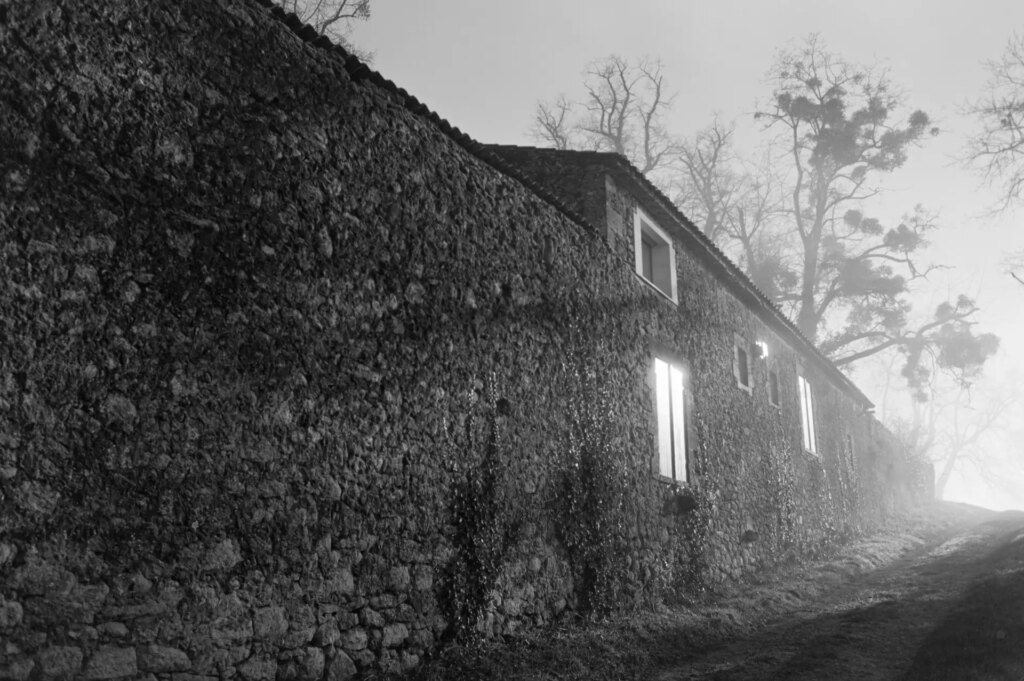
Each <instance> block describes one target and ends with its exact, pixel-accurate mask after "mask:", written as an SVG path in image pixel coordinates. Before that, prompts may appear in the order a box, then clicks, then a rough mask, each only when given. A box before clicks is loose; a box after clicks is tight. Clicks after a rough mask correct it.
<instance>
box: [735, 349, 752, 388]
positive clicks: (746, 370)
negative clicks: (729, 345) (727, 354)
mask: <svg viewBox="0 0 1024 681" xmlns="http://www.w3.org/2000/svg"><path fill="white" fill-rule="evenodd" d="M732 373H733V376H735V377H736V385H737V386H739V387H740V388H742V389H743V390H746V391H747V392H748V393H749V392H751V390H750V351H749V348H748V346H747V342H746V340H744V339H743V337H742V336H739V335H737V336H736V340H735V343H734V344H733V349H732Z"/></svg>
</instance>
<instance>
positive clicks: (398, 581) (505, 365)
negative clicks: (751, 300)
mask: <svg viewBox="0 0 1024 681" xmlns="http://www.w3.org/2000/svg"><path fill="white" fill-rule="evenodd" d="M305 37H307V38H308V34H305ZM350 64H351V62H350ZM0 91H2V92H4V93H8V94H7V95H5V97H3V98H2V99H0V237H2V238H0V274H2V276H0V281H2V284H0V324H2V327H0V329H2V337H3V342H2V343H0V641H2V644H0V645H2V648H0V678H10V679H16V680H17V681H25V680H27V679H65V678H67V679H70V678H81V679H87V680H98V679H108V678H119V677H124V676H144V677H146V678H150V679H152V678H154V677H155V678H159V679H161V680H163V679H170V680H171V681H197V680H198V679H202V678H213V677H219V678H224V679H227V678H236V677H241V678H245V679H249V680H252V681H262V680H264V679H272V678H277V679H285V680H292V679H295V680H306V679H320V678H328V679H345V678H349V677H351V676H352V675H354V674H355V673H356V672H357V671H358V670H396V669H402V668H409V667H413V666H415V665H416V664H418V662H419V660H420V658H421V657H422V655H424V654H425V653H427V652H429V651H431V650H433V649H435V648H436V646H437V645H438V643H439V642H440V641H442V640H443V639H444V638H445V637H447V636H450V635H453V633H455V632H459V631H464V630H466V628H467V627H468V628H469V629H472V628H474V627H475V628H476V629H478V630H480V631H481V632H483V633H485V634H495V633H499V632H508V631H512V630H515V629H516V628H518V627H523V626H541V625H544V624H545V623H547V622H549V621H551V620H552V619H553V618H556V617H558V616H560V615H561V614H562V613H563V612H564V611H566V610H573V609H579V608H582V607H584V606H586V605H587V602H585V599H584V598H583V596H582V595H581V594H584V586H585V584H584V583H585V582H588V583H589V582H593V581H594V579H597V580H598V582H599V583H600V584H603V585H604V587H602V588H604V591H602V593H604V594H605V595H607V599H606V600H605V601H602V602H606V603H608V604H610V606H609V607H616V608H631V607H642V606H644V605H649V604H651V603H654V602H657V601H660V600H662V599H664V598H668V597H671V596H672V595H673V594H678V593H681V592H682V593H686V592H687V591H688V590H692V589H698V588H701V585H703V584H708V583H713V582H714V581H716V580H720V579H725V578H731V577H734V576H738V575H739V574H741V573H742V572H743V571H744V570H748V569H754V568H756V567H758V566H760V565H763V564H766V563H769V562H773V561H775V560H778V559H781V558H783V557H785V556H787V555H790V554H792V555H797V554H803V553H806V552H807V551H811V550H815V549H816V548H818V547H820V546H823V545H824V544H826V543H828V542H829V541H835V540H837V539H839V538H841V533H839V532H837V531H835V527H834V526H837V525H839V524H841V523H842V522H844V521H845V519H847V518H849V517H854V518H860V517H862V516H863V517H867V516H866V515H864V514H863V513H862V511H863V503H862V501H861V500H863V498H864V496H863V494H861V496H859V497H858V496H855V495H850V494H846V493H845V492H843V488H841V487H840V486H838V485H839V483H837V482H836V480H838V479H840V478H838V477H837V476H840V474H839V473H838V472H837V471H838V469H839V467H840V452H839V449H837V448H835V446H834V442H838V441H841V437H842V434H841V433H840V431H839V430H837V431H836V432H835V433H834V434H833V433H832V432H831V431H829V430H828V429H823V434H822V436H823V438H825V439H824V440H823V443H824V442H826V441H827V442H828V443H829V444H828V445H827V446H826V445H824V444H823V447H822V452H823V456H822V457H821V458H820V459H819V458H816V457H812V458H808V457H807V456H805V455H803V454H802V453H801V452H800V448H799V447H798V446H796V445H797V444H798V443H799V425H798V423H797V422H796V421H794V419H793V416H792V410H793V409H794V405H795V404H796V403H795V400H796V396H795V388H794V387H793V386H792V385H789V384H788V383H786V384H785V385H784V387H783V393H782V407H781V409H779V410H775V409H769V408H767V407H766V406H765V405H764V404H763V402H764V400H763V399H762V397H763V395H761V394H760V392H761V391H762V390H763V388H762V387H757V388H755V391H754V394H753V395H747V394H746V393H742V392H741V391H737V390H736V389H735V386H734V384H733V383H732V382H731V381H730V380H729V379H730V378H731V374H730V369H729V362H730V358H731V354H730V353H731V350H730V348H731V339H732V337H733V333H734V332H736V331H737V330H740V331H744V332H746V333H749V334H750V336H751V338H753V337H754V336H756V335H758V334H761V333H765V332H766V331H765V329H764V328H763V326H762V325H761V322H759V321H758V319H757V318H755V316H754V315H752V314H751V313H750V312H749V311H748V310H747V309H746V308H745V307H744V306H743V305H742V304H740V303H739V302H738V301H737V299H736V298H735V297H733V296H731V295H730V294H728V293H726V292H725V291H724V290H723V289H722V287H721V286H720V285H718V284H717V283H716V282H715V280H714V279H713V277H711V276H710V275H708V274H707V273H703V272H702V269H701V265H700V263H697V262H690V261H688V260H686V259H685V258H684V261H683V263H682V264H681V267H684V268H686V271H687V273H688V276H687V278H686V281H687V282H688V283H687V284H686V288H685V290H684V293H683V295H682V298H683V300H684V313H685V314H680V313H679V312H678V311H676V310H675V309H673V308H672V307H671V306H669V305H667V304H666V303H665V301H664V299H663V298H662V297H661V296H659V295H657V294H655V293H653V292H652V291H650V290H649V289H647V288H646V287H644V286H640V285H637V281H636V280H635V277H634V275H633V274H632V272H631V270H630V268H629V267H626V266H624V265H623V262H622V261H621V259H620V258H618V257H617V256H616V255H615V254H613V253H612V252H611V251H610V250H609V248H608V247H607V242H605V241H603V240H601V239H600V238H597V237H596V235H595V233H594V232H593V231H591V230H589V229H588V228H587V227H585V226H583V225H582V224H581V223H579V222H577V221H576V220H574V219H571V218H570V217H569V216H568V215H567V214H566V212H565V211H563V210H559V209H556V208H554V207H552V205H551V204H550V203H549V202H546V201H544V200H542V199H540V198H539V197H538V196H537V195H536V193H534V192H532V191H530V190H529V189H527V188H526V187H524V185H523V184H522V183H521V182H519V181H517V180H515V179H513V178H511V177H509V176H508V175H507V174H504V173H502V172H499V171H497V170H496V169H495V168H494V167H493V166H492V165H490V164H488V163H487V162H484V161H483V160H481V158H480V157H479V156H478V155H474V154H472V153H469V152H468V151H467V150H466V148H464V146H463V145H462V144H459V143H457V140H455V139H453V136H452V135H451V134H449V132H447V130H446V128H445V126H444V125H439V124H438V123H437V122H436V121H434V120H432V119H431V117H430V116H429V115H427V114H425V113H424V112H422V111H413V110H412V109H411V108H410V106H409V101H408V99H407V98H406V97H405V96H403V95H402V94H401V93H398V92H396V91H395V90H394V89H393V88H391V87H388V86H386V84H385V86H381V85H380V84H378V81H377V80H376V79H369V80H365V79H357V80H354V79H353V77H352V76H351V75H350V74H349V72H348V71H347V70H346V68H345V59H344V55H343V54H341V53H339V52H336V51H333V50H331V49H328V47H326V46H324V45H320V46H317V45H313V44H311V43H310V42H308V41H307V40H304V39H302V38H300V37H299V36H297V35H296V34H295V33H294V32H292V31H291V30H289V29H288V28H287V27H286V26H285V23H284V21H283V20H282V19H280V18H278V17H275V16H273V15H272V14H271V12H270V11H269V10H267V9H266V8H264V7H263V6H261V5H259V4H256V3H254V2H245V1H243V0H174V1H172V0H155V1H154V2H147V3H136V2H126V1H117V2H98V1H96V0H76V1H75V2H71V1H70V0H68V1H64V2H61V1H55V2H51V3H47V4H45V5H39V6H37V5H35V4H32V3H16V4H14V5H11V6H8V7H7V8H6V9H5V10H3V11H0ZM689 275H692V276H689ZM656 344H660V345H671V346H673V347H676V348H677V349H678V352H680V353H682V354H684V355H685V356H686V357H687V358H688V360H689V362H690V363H691V365H692V367H693V369H694V372H695V390H696V391H697V394H696V395H695V413H696V414H697V418H698V434H699V447H700V450H699V462H698V465H699V467H700V469H701V477H700V479H699V482H698V485H697V489H696V494H697V497H698V501H699V507H698V509H697V511H695V512H693V513H690V514H686V515H679V514H676V513H672V512H666V509H671V508H672V507H671V502H672V501H673V499H674V495H675V492H674V491H673V490H672V489H671V488H670V487H668V486H666V485H665V484H664V483H662V482H660V481H659V480H657V479H656V478H655V477H654V476H652V474H651V471H652V469H651V459H652V455H653V446H654V445H653V439H652V436H651V429H652V427H653V425H652V409H651V395H650V390H649V388H648V385H647V376H648V372H649V369H650V366H649V365H650V361H651V349H652V347H654V346H655V345H656ZM798 360H799V357H798V356H797V354H796V353H794V352H793V351H792V350H783V351H782V352H780V354H779V356H778V358H777V359H776V360H775V361H777V362H779V364H780V366H785V367H790V366H792V365H794V364H795V362H797V361H798ZM821 383H822V385H823V386H824V385H827V380H825V379H824V378H822V379H821ZM760 385H761V384H760V383H759V384H758V386H760ZM823 390H824V391H825V393H823V397H822V400H821V402H822V406H821V421H822V423H826V422H833V421H834V422H835V423H836V424H837V425H836V428H837V429H843V428H849V429H851V432H853V433H854V437H855V440H856V441H857V442H859V443H860V442H868V440H867V435H866V434H865V429H866V428H867V426H866V425H864V424H863V423H862V420H861V421H858V420H857V419H856V418H854V416H853V413H852V407H851V406H850V405H849V403H848V402H849V401H848V400H847V399H846V398H845V397H843V396H842V395H841V394H839V393H836V394H835V395H834V396H825V395H826V394H828V391H827V389H826V388H823ZM841 424H849V425H841ZM857 424H860V425H857ZM842 432H845V430H843V431H842ZM879 442H882V441H881V440H879ZM867 449H868V448H867V447H866V446H865V447H864V449H863V451H864V452H867ZM858 451H861V450H860V449H858ZM871 451H872V452H873V454H872V456H874V460H875V461H877V463H875V464H872V465H873V466H874V467H873V468H871V469H870V470H872V471H873V470H875V469H879V470H881V468H879V467H881V466H887V465H889V463H890V462H891V461H892V460H893V455H892V451H891V449H887V448H886V445H877V446H876V447H875V448H874V449H872V450H871ZM865 456H866V454H865ZM588 457H589V458H588ZM579 461H584V462H588V461H589V462H591V464H593V465H594V466H597V468H594V469H593V470H596V471H597V472H596V473H593V477H588V478H587V480H588V481H591V482H587V484H586V485H584V484H583V482H581V480H582V478H581V477H580V474H579V473H578V470H579V469H578V468H575V467H574V462H575V463H578V462H579ZM595 462H596V463H595ZM587 465H590V464H587ZM602 467H603V468H602ZM588 470H591V469H588ZM595 479H596V480H599V481H602V484H604V485H605V486H606V488H607V491H608V494H607V495H606V496H605V497H601V496H597V497H594V496H590V497H585V498H586V499H589V501H588V503H590V504H591V506H586V507H585V509H584V511H585V512H581V511H580V509H578V508H567V507H565V505H564V504H563V503H562V500H563V499H564V492H565V490H567V489H575V490H582V492H586V491H587V490H589V489H592V488H593V484H592V480H595ZM868 481H869V477H868V473H862V475H861V483H862V487H866V486H869V485H870V484H877V486H878V487H877V489H875V491H874V492H873V493H875V494H883V493H888V491H889V489H890V488H889V487H888V485H889V483H888V482H887V481H886V479H884V478H883V477H879V478H878V479H877V480H874V479H871V480H870V482H868ZM588 485H589V486H588ZM808 489H810V490H812V493H807V490H808ZM830 495H831V496H830ZM574 498H575V497H574ZM580 498H584V497H580ZM606 499H613V500H614V503H611V502H608V503H606ZM851 508H852V509H853V511H852V515H851V513H849V512H848V511H849V509H851ZM587 509H589V510H587ZM588 514H590V515H588ZM593 514H597V515H598V516H600V517H601V518H605V517H607V518H608V519H609V520H612V521H614V522H613V523H612V524H611V526H610V529H609V530H608V532H607V536H608V537H610V539H608V541H607V542H604V543H602V542H598V544H600V546H603V547H604V549H603V550H604V553H601V554H600V555H596V556H594V555H582V554H580V553H579V552H578V551H577V552H575V553H574V551H573V550H571V548H569V547H572V546H576V545H577V544H574V543H573V541H575V540H574V539H573V537H576V538H577V539H578V538H579V537H584V536H590V535H587V534H586V532H587V531H590V530H589V529H588V528H592V525H593V522H592V520H593ZM747 530H754V531H755V533H756V534H757V535H758V537H759V538H758V539H756V540H752V539H751V537H752V535H746V539H745V540H744V541H741V538H742V537H743V536H744V535H745V533H746V532H747ZM573 533H575V534H573ZM602 541H603V540H602ZM616 556H617V557H620V558H621V560H620V561H614V560H611V558H610V557H616ZM602 561H604V562H602ZM594 566H599V567H601V570H597V576H596V577H595V570H596V568H595V567H594ZM602 579H603V580H604V581H601V580H602ZM605 587H607V588H605ZM587 593H589V592H587ZM464 620H470V621H468V622H466V621H464Z"/></svg>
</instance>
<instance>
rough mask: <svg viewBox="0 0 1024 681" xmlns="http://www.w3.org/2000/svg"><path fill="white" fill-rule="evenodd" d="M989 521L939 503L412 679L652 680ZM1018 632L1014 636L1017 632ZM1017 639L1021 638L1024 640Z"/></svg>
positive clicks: (447, 654)
mask: <svg viewBox="0 0 1024 681" xmlns="http://www.w3.org/2000/svg"><path fill="white" fill-rule="evenodd" d="M987 515H990V514H989V513H988V512H986V511H983V510H980V509H974V508H972V507H965V506H962V505H956V504H938V505H936V506H935V508H933V509H929V510H928V511H926V512H918V513H915V514H912V515H908V516H904V517H901V518H898V519H896V520H894V521H893V522H892V523H891V525H890V526H889V527H887V528H885V529H884V530H883V531H881V532H879V533H878V534H875V535H873V536H871V537H868V538H865V539H863V540H860V541H857V542H853V543H851V544H849V545H847V546H846V547H843V548H841V549H840V550H839V551H837V552H836V554H835V555H834V556H832V557H830V558H829V559H826V560H820V561H815V562H813V563H808V564H804V565H794V564H790V565H782V566H779V567H778V568H776V569H774V570H772V571H770V572H768V573H762V574H760V575H757V576H755V577H752V578H749V579H747V580H745V581H744V582H742V583H738V584H734V585H731V586H730V587H728V588H726V589H723V590H721V591H720V592H719V593H716V594H713V595H712V596H710V597H709V598H707V599H704V600H703V601H701V602H693V603H687V604H681V605H676V606H673V607H671V608H664V609H663V611H662V612H657V613H652V612H643V613H632V614H628V615H623V616H620V617H616V618H612V619H607V620H604V621H596V622H595V621H587V622H582V621H579V620H565V621H563V622H562V623H560V624H559V625H557V626H555V627H551V628H547V629H544V630H539V631H530V632H526V633H523V634H518V635H516V636H514V637H510V638H508V639H506V640H503V641H490V642H483V643H479V644H476V645H474V646H453V647H449V648H448V649H446V650H444V651H443V652H442V653H441V654H440V655H439V656H437V657H435V659H433V660H431V661H430V662H429V663H428V664H427V665H425V666H424V667H423V668H422V669H421V670H420V671H419V672H418V673H417V675H416V676H415V677H414V678H415V679H416V681H439V680H440V679H465V680H467V681H473V680H480V681H482V680H484V679H508V680H513V681H541V680H544V681H551V680H555V679H558V680H561V681H566V680H577V679H578V680H580V681H582V680H584V679H586V680H587V681H603V680H608V681H611V680H612V679H615V680H621V679H649V678H653V677H654V676H656V675H657V671H658V670H659V669H664V668H665V667H668V666H671V665H672V664H673V661H675V660H678V659H680V658H681V657H684V656H686V655H687V653H688V652H693V651H695V650H702V649H705V648H707V647H709V646H711V645H713V644H715V643H718V642H722V641H725V640H728V639H732V638H735V637H738V636H742V635H744V634H748V633H750V632H752V631H755V630H757V629H759V628H760V627H761V626H762V625H763V624H764V623H765V622H767V621H768V620H771V619H773V618H777V617H779V616H780V615H784V614H786V613H789V612H794V611H797V610H799V609H801V608H803V607H804V606H805V605H808V604H810V603H812V602H814V601H815V599H818V598H819V597H820V596H821V595H822V594H823V593H826V592H828V591H829V590H831V589H833V588H834V587H835V586H837V585H839V584H842V583H845V582H847V581H849V580H850V579H852V578H853V577H855V576H857V575H860V574H863V573H865V572H870V571H872V570H876V569H877V568H879V567H882V566H884V565H887V564H889V563H891V562H894V561H895V560H897V559H898V558H899V557H900V556H903V555H905V554H907V553H908V552H910V551H913V550H915V549H917V548H920V547H921V546H922V545H924V544H925V543H926V542H931V541H937V540H938V539H940V538H942V537H944V536H948V535H950V534H952V533H953V532H954V531H955V530H956V529H957V528H959V527H963V526H965V525H969V524H971V523H973V522H977V521H978V520H979V519H982V518H984V517H987ZM1022 543H1024V542H1022ZM1022 588H1024V585H1022ZM1022 623H1024V621H1022ZM1007 626H1008V625H1007ZM1007 631H1010V630H1009V629H1007ZM1013 631H1014V632H1015V633H1014V635H1016V632H1017V630H1016V629H1014V630H1013ZM1018 640H1021V641H1024V638H1021V639H1018ZM937 645H938V644H937ZM920 678H931V677H927V676H922V677H920ZM951 678H952V677H951ZM979 678H981V677H979Z"/></svg>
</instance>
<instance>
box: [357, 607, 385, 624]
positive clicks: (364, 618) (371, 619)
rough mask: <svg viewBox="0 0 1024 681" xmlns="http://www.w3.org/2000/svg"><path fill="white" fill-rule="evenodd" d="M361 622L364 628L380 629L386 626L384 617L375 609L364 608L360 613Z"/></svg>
mask: <svg viewBox="0 0 1024 681" xmlns="http://www.w3.org/2000/svg"><path fill="white" fill-rule="evenodd" d="M359 621H360V623H361V624H363V626H367V627H378V628H379V627H383V626H384V615H382V614H380V613H379V612H377V611H376V610H374V609H373V608H363V609H362V610H360V611H359Z"/></svg>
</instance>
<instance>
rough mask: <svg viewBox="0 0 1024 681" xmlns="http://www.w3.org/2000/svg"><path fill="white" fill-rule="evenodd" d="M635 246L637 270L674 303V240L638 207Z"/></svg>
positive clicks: (645, 279)
mask: <svg viewBox="0 0 1024 681" xmlns="http://www.w3.org/2000/svg"><path fill="white" fill-rule="evenodd" d="M633 246H634V249H635V251H636V273H637V274H638V275H640V277H641V278H642V279H643V280H644V281H646V282H647V283H648V284H650V285H651V286H653V287H654V288H656V289H658V290H659V291H661V292H662V293H663V294H665V295H666V296H668V297H669V298H670V299H671V300H672V302H675V301H676V267H675V265H676V257H675V249H674V248H673V246H672V239H670V238H669V236H668V234H666V233H665V232H663V231H662V230H661V229H660V228H659V227H658V226H657V225H655V224H654V221H652V220H651V219H650V218H649V217H648V216H647V214H646V213H644V212H643V211H642V210H640V209H639V208H637V209H636V220H635V225H634V240H633Z"/></svg>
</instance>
